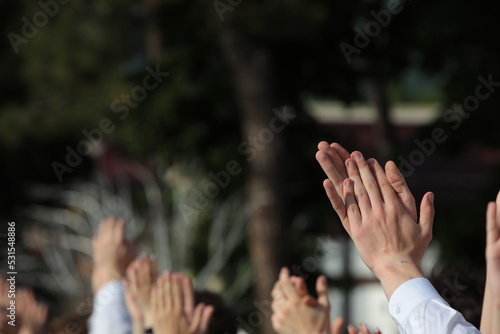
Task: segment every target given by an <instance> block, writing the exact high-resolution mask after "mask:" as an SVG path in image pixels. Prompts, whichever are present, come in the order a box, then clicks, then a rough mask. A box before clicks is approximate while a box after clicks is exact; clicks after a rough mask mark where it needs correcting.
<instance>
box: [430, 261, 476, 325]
mask: <svg viewBox="0 0 500 334" xmlns="http://www.w3.org/2000/svg"><path fill="white" fill-rule="evenodd" d="M464 263H467V261H460V264H458V265H454V266H449V265H446V264H443V263H440V264H437V265H435V266H434V269H433V270H432V274H431V275H430V278H429V280H430V281H431V283H432V285H434V287H435V288H436V290H437V291H438V292H439V294H440V295H441V297H443V299H444V300H446V302H448V304H450V306H451V307H453V308H454V309H455V310H457V311H459V312H460V313H462V315H463V316H464V318H465V319H466V320H467V321H469V322H470V323H471V324H473V325H474V326H476V328H479V325H480V323H481V305H482V303H483V294H484V277H482V276H481V275H479V274H478V270H474V269H472V268H464Z"/></svg>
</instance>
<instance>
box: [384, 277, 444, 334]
mask: <svg viewBox="0 0 500 334" xmlns="http://www.w3.org/2000/svg"><path fill="white" fill-rule="evenodd" d="M433 298H438V299H442V298H441V296H440V295H439V293H438V292H437V291H436V289H434V287H433V286H432V284H431V282H429V280H428V279H426V278H414V279H411V280H409V281H407V282H405V283H403V284H401V285H400V286H399V287H398V288H397V289H396V291H394V293H393V294H392V296H391V299H390V300H389V313H390V314H391V316H392V318H393V319H394V320H395V321H396V323H397V324H398V325H399V326H401V325H402V324H403V323H404V322H405V321H406V320H407V319H408V316H409V315H410V313H411V312H412V310H413V309H414V308H415V307H417V306H418V305H419V304H420V303H422V302H425V301H426V300H429V299H433ZM442 301H443V303H445V304H446V305H448V303H446V302H445V301H444V299H442Z"/></svg>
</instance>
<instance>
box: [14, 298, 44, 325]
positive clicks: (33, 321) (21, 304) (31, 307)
mask: <svg viewBox="0 0 500 334" xmlns="http://www.w3.org/2000/svg"><path fill="white" fill-rule="evenodd" d="M16 305H17V315H18V316H19V317H20V318H21V327H20V329H19V334H40V333H41V332H42V331H43V328H44V326H45V324H46V322H47V312H48V306H47V305H46V304H44V303H38V302H37V301H36V299H35V296H34V295H33V291H32V290H31V289H25V290H19V291H18V292H17V294H16Z"/></svg>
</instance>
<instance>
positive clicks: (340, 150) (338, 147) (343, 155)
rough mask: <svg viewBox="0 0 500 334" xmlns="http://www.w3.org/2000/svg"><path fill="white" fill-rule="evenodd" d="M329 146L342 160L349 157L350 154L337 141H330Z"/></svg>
mask: <svg viewBox="0 0 500 334" xmlns="http://www.w3.org/2000/svg"><path fill="white" fill-rule="evenodd" d="M330 147H332V148H333V149H334V150H335V151H336V152H337V154H338V155H339V157H340V158H341V159H342V160H343V161H346V160H347V159H349V158H350V157H351V154H350V153H349V152H347V150H346V149H345V148H343V147H342V145H340V144H339V143H332V144H330Z"/></svg>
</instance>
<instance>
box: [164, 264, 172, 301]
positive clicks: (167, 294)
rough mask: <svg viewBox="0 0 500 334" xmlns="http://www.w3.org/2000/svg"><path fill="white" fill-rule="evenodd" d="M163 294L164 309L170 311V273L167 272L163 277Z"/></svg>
mask: <svg viewBox="0 0 500 334" xmlns="http://www.w3.org/2000/svg"><path fill="white" fill-rule="evenodd" d="M163 290H164V291H163V293H164V294H165V296H164V298H163V303H164V304H165V307H166V308H167V309H168V310H170V309H172V307H173V301H172V273H171V272H169V271H167V272H166V273H165V274H164V276H163Z"/></svg>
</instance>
